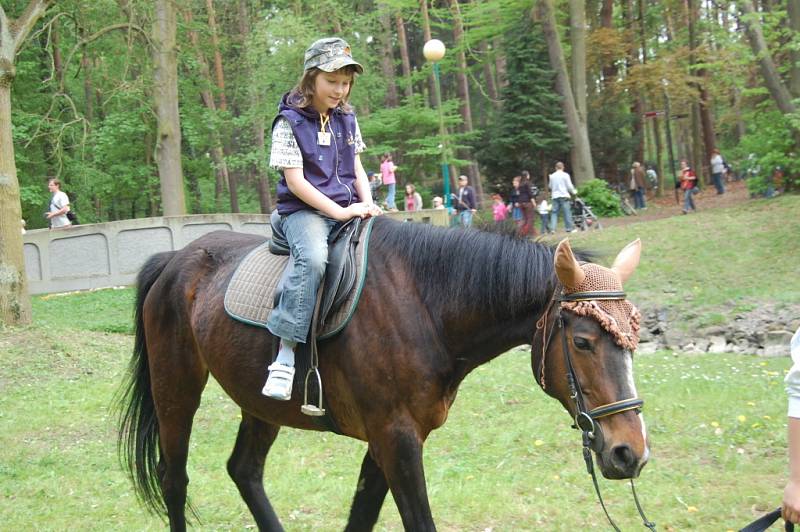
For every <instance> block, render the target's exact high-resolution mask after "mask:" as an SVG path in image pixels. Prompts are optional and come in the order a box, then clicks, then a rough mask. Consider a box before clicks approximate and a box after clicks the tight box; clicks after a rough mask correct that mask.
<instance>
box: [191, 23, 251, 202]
mask: <svg viewBox="0 0 800 532" xmlns="http://www.w3.org/2000/svg"><path fill="white" fill-rule="evenodd" d="M183 18H184V20H185V21H186V25H187V26H188V27H189V28H191V29H189V32H188V33H189V41H190V42H191V43H192V47H193V48H194V53H195V57H196V59H197V66H198V68H199V70H200V76H201V78H202V79H203V80H204V81H205V82H206V86H209V87H210V86H212V85H213V80H212V79H211V71H210V69H209V68H208V62H207V61H206V58H205V56H204V55H203V51H202V50H201V49H200V44H199V41H200V39H199V37H198V35H197V31H195V30H194V29H193V28H192V25H191V22H192V12H191V10H190V9H186V10H185V11H184V12H183ZM200 98H201V99H202V100H203V105H204V106H205V107H206V109H208V110H209V112H210V113H211V114H212V115H215V114H216V113H217V104H216V102H215V100H214V95H213V94H212V93H211V91H210V90H208V89H203V90H201V91H200ZM211 159H212V161H213V162H214V174H215V177H216V180H215V186H214V207H215V210H216V211H217V212H222V210H223V206H222V194H223V192H224V190H225V185H226V184H227V185H228V190H230V198H231V212H239V195H238V194H237V191H236V178H235V177H233V176H232V173H231V172H229V171H228V163H227V162H226V160H225V150H224V149H223V146H222V139H221V137H220V134H219V131H218V130H217V129H216V127H214V126H212V131H211ZM198 190H199V189H198ZM195 212H196V211H195Z"/></svg>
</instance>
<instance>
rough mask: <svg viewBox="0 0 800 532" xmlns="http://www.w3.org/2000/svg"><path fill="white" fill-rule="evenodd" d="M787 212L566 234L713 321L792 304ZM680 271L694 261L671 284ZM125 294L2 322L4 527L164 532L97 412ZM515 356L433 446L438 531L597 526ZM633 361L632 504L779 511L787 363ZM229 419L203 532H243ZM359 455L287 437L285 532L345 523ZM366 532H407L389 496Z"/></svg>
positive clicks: (201, 496) (197, 431)
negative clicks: (629, 264)
mask: <svg viewBox="0 0 800 532" xmlns="http://www.w3.org/2000/svg"><path fill="white" fill-rule="evenodd" d="M798 208H800V198H796V197H781V198H777V199H775V200H772V201H771V202H762V201H754V202H750V203H748V204H747V205H746V206H745V207H744V208H740V209H738V210H737V211H730V212H728V213H727V214H726V213H725V212H708V213H700V214H698V215H697V216H689V217H680V218H674V219H671V220H662V221H656V222H650V223H647V224H633V225H631V226H627V227H619V228H611V229H607V230H604V231H600V232H593V233H591V234H587V235H577V237H576V238H575V240H576V241H578V242H580V244H581V245H583V246H585V247H594V248H600V249H604V250H607V251H609V252H611V253H612V258H613V254H614V253H616V251H617V250H618V249H619V248H620V247H621V245H623V244H624V243H627V242H628V241H630V240H632V239H633V238H634V237H636V236H641V237H642V239H643V241H644V256H643V260H642V265H641V267H640V270H639V271H638V272H637V273H636V275H635V277H634V279H633V280H632V282H631V283H630V286H629V287H627V288H628V289H629V292H631V297H632V298H634V300H636V299H637V298H638V299H645V300H648V301H651V302H655V303H657V304H660V305H664V306H668V307H669V308H670V309H673V308H677V309H688V310H689V311H694V312H696V314H697V315H700V316H701V317H702V318H703V319H704V320H706V321H707V322H708V323H718V322H724V320H725V319H726V316H727V315H728V313H729V312H732V311H738V312H742V311H746V310H748V309H752V308H757V307H758V306H759V305H761V304H763V303H774V302H778V303H780V302H785V303H787V304H788V303H791V302H792V301H796V300H797V299H798V297H797V296H798V292H799V291H800V290H799V289H798V285H797V283H798V281H797V279H796V271H794V270H792V268H793V267H794V268H795V270H796V258H797V256H798V253H797V251H798V249H797V246H798V244H797V242H796V235H797V234H799V233H798V227H797V224H798V222H797V219H798V217H797V216H796V215H795V214H794V213H796V212H798ZM779 211H780V212H779ZM728 218H730V219H731V220H734V221H732V222H731V223H730V224H728V225H725V224H721V223H720V222H721V221H724V220H726V219H728ZM740 218H741V219H740ZM734 222H735V223H734ZM744 227H747V228H748V231H749V232H746V233H745V232H742V231H743V228H744ZM711 228H713V231H712V230H711ZM751 228H752V229H751ZM729 230H730V231H731V232H728V231H729ZM709 232H713V235H712V234H708V233H709ZM735 236H736V238H734V237H735ZM712 243H714V245H713V246H712V245H711V244H712ZM759 257H761V258H759ZM763 257H767V258H766V259H764V258H763ZM793 261H794V266H793ZM685 264H690V265H692V267H691V268H688V270H686V271H683V266H684V265H685ZM678 270H681V273H680V274H679V275H678V278H677V280H675V277H674V275H673V273H674V272H675V271H678ZM687 271H688V272H689V273H688V274H687V273H686V272H687ZM671 272H672V273H671ZM748 276H751V277H752V278H751V277H748ZM714 278H717V279H719V282H717V283H716V284H714V285H713V286H707V282H708V281H710V280H712V279H714ZM695 286H697V287H698V288H697V289H695V288H694V287H695ZM671 287H672V288H674V289H675V290H676V292H675V293H672V292H669V291H666V290H667V289H670V288H671ZM715 287H716V288H715ZM719 290H721V291H724V294H719V293H718V292H717V291H719ZM687 294H692V296H693V297H692V299H690V300H687V299H686V298H685V295H687ZM132 301H133V291H132V290H130V289H125V290H108V291H97V292H91V293H80V294H71V295H64V296H51V297H45V298H42V297H37V298H35V299H34V304H33V309H34V320H35V322H34V325H31V326H29V327H20V328H10V329H9V328H6V329H2V328H0V353H2V357H0V362H2V364H1V367H2V370H0V392H2V393H0V523H1V524H0V529H2V530H28V529H36V530H67V529H69V530H162V529H164V524H163V522H162V521H161V520H160V519H159V518H157V517H154V516H151V515H149V514H147V513H146V512H145V511H144V510H143V509H142V507H141V506H140V505H139V504H138V503H137V501H136V498H135V496H134V494H133V491H132V489H131V485H130V482H129V481H128V479H127V478H126V476H125V474H124V473H123V471H122V470H121V468H120V466H119V464H118V462H117V456H116V419H115V418H114V415H113V412H112V411H111V410H110V408H109V407H110V405H111V403H112V398H113V396H114V393H115V392H116V390H117V387H118V385H119V383H120V382H121V380H122V376H123V373H124V371H125V369H126V366H127V363H128V360H129V358H130V351H131V346H132V337H131V336H130V334H128V333H129V332H130V329H131V305H132ZM731 302H732V303H731ZM529 356H530V355H529V353H527V352H525V351H522V350H515V351H511V352H509V353H507V354H505V355H503V356H501V357H499V358H498V359H496V360H495V361H493V362H491V363H489V364H487V365H485V366H482V367H480V368H478V369H477V370H476V371H475V372H474V373H472V374H471V375H470V376H469V377H468V378H467V379H466V381H465V382H464V384H463V385H462V387H461V390H460V392H459V395H458V400H457V401H456V403H455V405H454V406H453V408H452V410H451V412H450V417H449V419H448V421H447V423H446V424H445V425H444V427H442V428H441V429H439V430H437V431H435V432H434V433H433V434H432V435H431V436H430V438H429V439H428V441H427V443H426V447H425V471H426V477H427V485H428V491H429V495H430V500H431V505H432V509H433V514H434V517H435V519H436V522H437V525H438V527H439V529H440V530H445V531H462V530H475V531H479V530H485V529H492V530H495V531H516V530H575V529H582V528H593V529H600V530H605V529H607V524H606V523H605V521H604V517H603V515H602V510H601V509H600V507H599V505H598V504H597V502H596V500H595V496H594V493H593V489H592V484H591V479H590V478H589V477H588V475H587V474H586V472H585V469H584V466H583V461H582V459H581V455H580V442H579V435H578V434H577V433H576V432H575V431H573V430H572V429H570V428H569V425H570V420H569V419H568V418H567V416H566V414H565V412H564V411H563V409H562V408H561V407H560V406H559V405H558V404H557V403H556V402H555V401H553V400H552V399H550V398H548V397H546V396H545V395H544V394H543V393H542V392H541V391H540V390H538V388H537V385H536V384H535V382H534V380H533V378H532V376H531V373H530V361H529ZM635 365H636V368H635V369H636V375H637V386H638V388H639V392H640V394H641V396H642V397H643V398H644V399H645V402H646V403H645V419H646V421H647V425H648V429H649V435H650V439H651V444H652V446H651V452H652V456H651V461H650V463H649V464H648V465H647V467H646V468H645V469H644V471H643V473H642V477H641V478H640V479H639V480H638V482H637V491H638V492H639V495H640V498H641V500H642V503H643V505H644V507H645V510H646V512H647V514H648V516H649V517H650V518H651V519H652V520H654V521H656V522H657V524H658V526H659V529H660V530H670V529H672V530H726V529H731V530H733V529H738V528H740V527H741V526H743V525H744V524H746V523H747V522H749V521H751V520H752V519H753V518H754V517H755V515H756V514H757V513H758V512H762V511H765V510H767V509H770V508H772V507H775V506H777V505H778V504H779V502H780V498H781V494H782V488H783V483H784V481H785V474H786V448H785V430H786V412H785V402H786V398H785V393H784V391H783V384H782V379H783V375H784V373H785V370H786V369H788V366H789V361H788V359H785V358H779V359H774V358H771V359H759V358H756V357H752V356H745V355H702V356H690V355H679V354H672V353H665V352H661V353H656V354H654V355H647V356H638V357H637V359H636V361H635ZM238 421H239V410H238V408H237V407H236V406H235V405H234V404H233V402H232V401H231V400H230V399H229V398H228V397H227V396H226V395H225V394H224V392H223V391H222V390H221V388H220V387H219V386H218V385H217V384H216V383H215V382H213V380H212V381H211V382H209V386H208V387H207V389H206V391H205V394H204V396H203V404H202V406H201V408H200V410H199V412H198V414H197V416H196V418H195V424H194V433H193V435H192V442H191V449H190V457H189V468H188V469H189V476H190V479H191V482H190V484H189V493H190V498H191V500H192V502H193V504H194V505H195V507H196V508H197V509H198V512H199V516H200V519H201V522H200V524H198V525H197V528H198V529H201V530H241V529H243V528H248V527H252V526H253V521H252V518H251V516H250V514H249V512H248V510H247V508H246V507H245V505H244V503H243V502H242V501H241V499H240V497H239V495H238V493H237V491H236V488H235V487H234V485H233V483H232V482H231V481H230V480H229V479H228V477H227V473H226V471H225V461H226V460H227V458H228V456H229V454H230V451H231V449H232V447H233V443H234V438H235V435H236V430H237V426H238ZM364 451H365V444H364V443H362V442H358V441H354V440H350V439H347V438H344V437H340V436H335V435H332V434H320V433H314V432H303V431H298V430H293V429H283V431H282V433H281V435H280V436H279V438H278V440H277V441H276V443H275V446H274V447H273V450H272V452H271V453H270V456H269V459H268V462H267V472H266V480H265V485H266V489H267V492H268V494H269V496H270V498H271V500H272V502H273V504H274V506H275V508H276V511H277V512H278V514H279V515H280V516H281V518H282V520H283V522H284V525H285V527H286V529H287V530H340V529H342V528H343V526H344V524H345V522H346V520H347V514H348V509H349V504H350V501H351V498H352V494H353V492H354V490H355V485H356V480H357V475H358V471H359V467H360V463H361V458H362V456H363V453H364ZM601 486H602V489H603V493H604V496H605V498H606V501H607V504H608V506H609V510H610V512H611V513H612V515H613V516H614V518H615V519H616V520H617V522H618V523H619V525H620V526H621V528H622V529H623V530H630V529H634V528H639V527H640V524H639V522H638V519H637V517H636V511H635V508H634V505H633V501H632V499H631V497H630V495H629V490H628V488H627V485H626V484H624V483H619V482H614V481H605V480H602V479H601ZM377 529H378V530H392V531H396V530H401V529H402V526H401V523H400V519H399V515H398V513H397V510H396V508H395V506H394V502H393V500H392V498H391V496H389V497H387V501H386V504H385V505H384V509H383V512H382V513H381V519H380V521H379V524H378V527H377Z"/></svg>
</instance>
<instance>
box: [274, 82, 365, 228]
mask: <svg viewBox="0 0 800 532" xmlns="http://www.w3.org/2000/svg"><path fill="white" fill-rule="evenodd" d="M279 109H280V111H279V113H278V116H276V117H275V120H273V122H272V127H273V128H274V127H275V124H276V123H277V121H278V119H280V118H281V117H283V118H285V119H286V120H288V122H289V125H290V126H291V128H292V132H293V133H294V138H295V139H296V140H297V145H298V147H299V148H300V153H301V154H302V155H303V175H304V176H305V178H306V180H307V181H308V182H309V183H311V184H312V185H313V186H314V188H316V189H317V190H319V191H320V192H322V193H323V194H325V195H326V196H327V197H329V198H330V199H332V200H333V201H335V202H336V203H338V204H339V205H341V206H342V207H347V206H348V205H350V204H351V203H355V202H357V201H359V198H358V193H357V192H356V189H355V180H356V165H355V160H356V146H355V144H356V143H355V135H356V117H355V115H354V114H353V113H346V112H344V111H342V110H341V109H339V108H336V109H333V110H331V111H330V117H331V118H330V122H329V128H326V131H328V132H332V135H331V143H330V145H329V146H321V145H319V144H318V143H317V133H318V132H319V131H320V116H319V112H317V111H316V109H314V108H313V107H310V106H309V107H305V108H301V107H297V106H295V105H292V100H290V94H289V93H287V94H285V95H284V96H283V98H282V99H281V103H280V105H279ZM277 191H278V214H281V215H287V214H291V213H293V212H295V211H299V210H302V209H311V206H309V205H308V204H307V203H305V202H303V200H301V199H300V198H298V197H297V196H295V195H294V194H292V192H291V191H290V190H289V187H288V185H287V184H286V176H284V175H283V172H281V179H280V181H279V182H278V187H277Z"/></svg>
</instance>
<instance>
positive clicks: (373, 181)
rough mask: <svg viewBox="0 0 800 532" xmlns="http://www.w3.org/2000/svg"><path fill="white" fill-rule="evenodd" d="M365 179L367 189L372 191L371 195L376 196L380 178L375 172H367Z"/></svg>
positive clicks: (379, 186)
mask: <svg viewBox="0 0 800 532" xmlns="http://www.w3.org/2000/svg"><path fill="white" fill-rule="evenodd" d="M367 179H369V191H370V192H372V197H373V198H377V197H378V189H379V188H381V184H382V183H381V178H380V177H378V176H377V175H376V174H375V172H367Z"/></svg>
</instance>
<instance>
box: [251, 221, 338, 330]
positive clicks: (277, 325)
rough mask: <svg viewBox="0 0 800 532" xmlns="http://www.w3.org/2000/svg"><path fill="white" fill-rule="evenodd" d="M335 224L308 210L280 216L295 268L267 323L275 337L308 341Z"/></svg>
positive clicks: (290, 258)
mask: <svg viewBox="0 0 800 532" xmlns="http://www.w3.org/2000/svg"><path fill="white" fill-rule="evenodd" d="M336 223H337V222H336V220H333V219H331V218H328V217H327V216H323V215H322V214H320V213H319V212H317V211H312V210H308V209H304V210H301V211H297V212H293V213H292V214H289V215H286V216H281V227H282V228H283V231H284V233H286V240H288V242H289V248H290V249H291V253H290V257H289V260H290V261H292V265H293V266H294V268H293V270H292V272H291V274H290V275H289V277H288V278H287V279H286V282H285V284H284V286H283V293H282V294H281V297H280V300H279V301H278V306H277V307H275V308H274V309H272V312H271V313H270V315H269V320H268V321H267V328H268V329H269V331H270V332H271V333H272V334H274V335H275V336H278V337H279V338H284V339H286V340H292V341H295V342H300V343H305V342H306V340H307V338H308V329H309V327H310V326H311V316H312V314H313V313H314V305H315V304H316V302H317V290H318V289H319V285H320V282H321V281H322V276H323V275H324V274H325V267H326V266H327V263H328V235H329V234H330V232H331V230H332V229H333V228H334V226H335V225H336Z"/></svg>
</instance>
